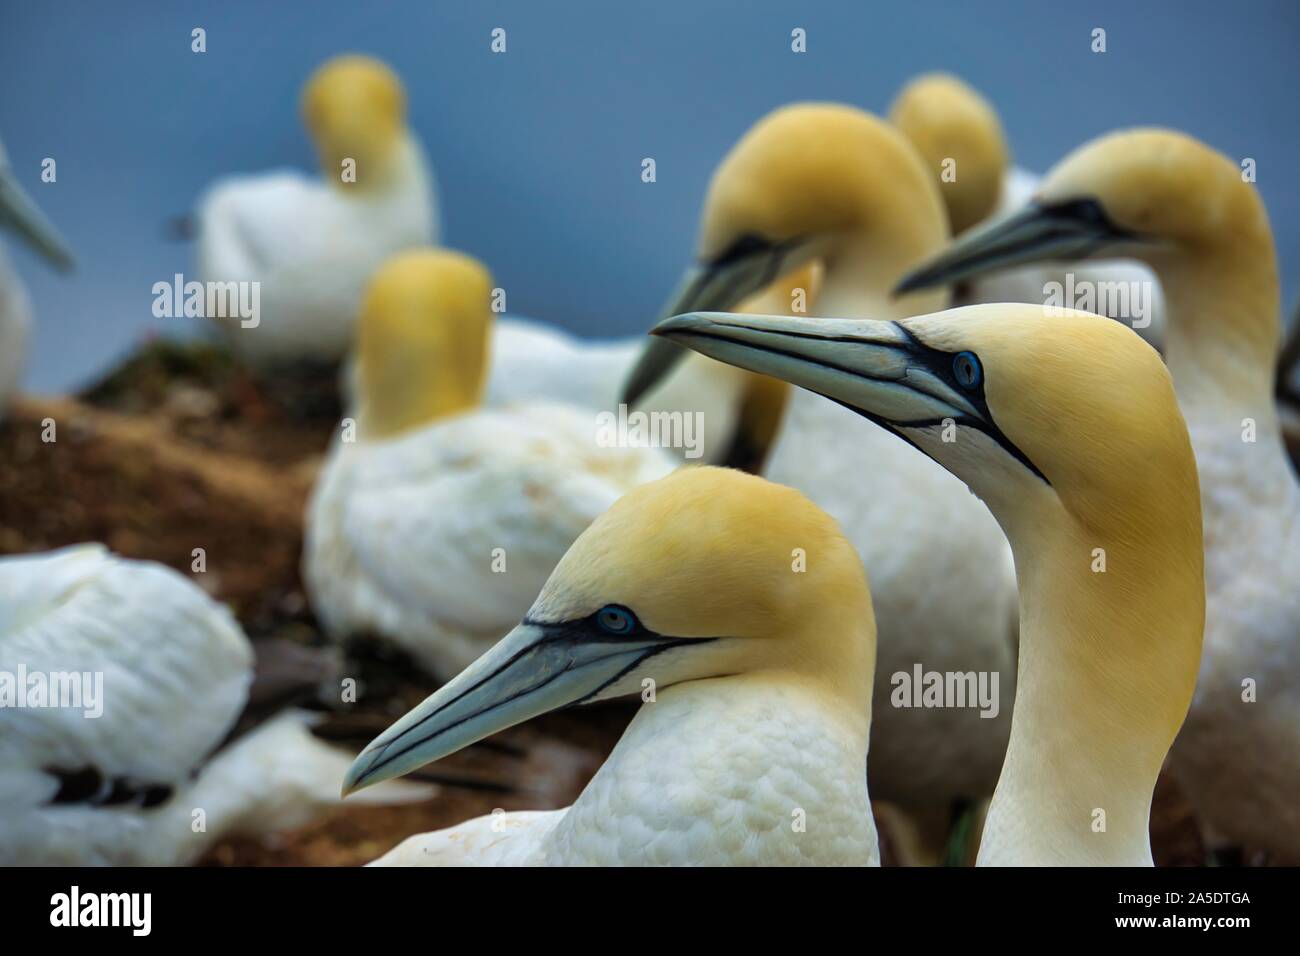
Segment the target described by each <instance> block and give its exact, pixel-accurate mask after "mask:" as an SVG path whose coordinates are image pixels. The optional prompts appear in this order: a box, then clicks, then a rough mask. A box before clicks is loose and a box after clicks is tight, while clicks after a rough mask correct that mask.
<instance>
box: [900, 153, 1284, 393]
mask: <svg viewBox="0 0 1300 956" xmlns="http://www.w3.org/2000/svg"><path fill="white" fill-rule="evenodd" d="M1242 176H1243V170H1242V168H1241V167H1240V166H1238V165H1237V164H1236V163H1235V162H1233V161H1232V160H1230V159H1228V158H1227V157H1226V156H1223V155H1222V154H1220V153H1217V152H1215V151H1214V150H1212V149H1210V148H1209V147H1208V146H1206V145H1205V144H1204V143H1201V142H1199V141H1197V140H1195V139H1193V138H1191V137H1190V136H1186V135H1184V134H1183V133H1178V132H1174V131H1172V130H1163V129H1133V130H1124V131H1121V132H1116V133H1110V134H1108V135H1106V136H1102V137H1101V138H1099V139H1096V140H1093V141H1092V142H1090V143H1087V144H1086V145H1084V146H1081V147H1080V148H1079V149H1077V150H1075V151H1074V152H1073V153H1071V154H1070V155H1069V156H1067V157H1066V158H1065V159H1064V160H1062V161H1061V162H1060V163H1059V164H1058V165H1057V166H1056V167H1055V168H1054V169H1053V170H1052V171H1051V172H1050V173H1048V175H1047V177H1046V178H1045V179H1044V181H1043V183H1042V184H1041V185H1040V186H1039V189H1038V192H1037V193H1036V195H1035V196H1034V198H1033V199H1032V200H1031V202H1030V203H1029V205H1028V206H1027V207H1026V208H1025V209H1023V210H1021V211H1020V212H1018V213H1014V214H1012V215H1010V216H1008V217H1006V218H1005V219H1002V220H1000V221H998V222H994V223H990V224H988V225H987V226H982V227H980V228H978V229H975V230H972V231H971V232H969V233H967V234H965V235H963V236H961V237H960V238H958V239H957V240H956V241H955V242H954V243H953V244H952V246H951V247H950V248H949V249H948V250H947V251H945V252H944V253H943V254H942V255H940V256H937V257H935V258H934V259H932V260H931V261H930V262H928V263H926V264H925V265H923V266H922V267H921V268H919V269H917V270H916V271H914V272H913V273H911V274H910V275H909V276H908V277H907V278H906V279H905V280H904V281H903V282H902V283H900V286H899V288H900V289H901V290H916V289H924V288H932V287H936V286H939V285H942V284H945V283H949V282H954V281H958V280H960V279H964V278H967V277H969V276H973V275H981V274H984V273H987V272H992V271H995V270H997V269H1001V268H1006V267H1009V266H1014V265H1019V264H1023V263H1027V262H1040V261H1049V260H1052V261H1061V262H1072V261H1075V260H1079V259H1085V258H1089V257H1102V258H1117V257H1127V258H1135V259H1140V260H1142V261H1143V262H1146V263H1147V264H1148V265H1150V266H1151V267H1152V268H1153V269H1154V270H1155V272H1156V274H1157V275H1158V276H1159V277H1160V281H1161V285H1162V287H1163V291H1164V294H1165V298H1166V300H1167V301H1168V302H1169V309H1168V312H1169V338H1170V345H1171V346H1176V345H1177V344H1179V343H1181V342H1182V341H1186V340H1189V339H1196V338H1206V339H1214V342H1213V347H1214V350H1215V351H1217V352H1220V353H1222V352H1224V351H1229V350H1231V351H1234V352H1236V351H1239V350H1241V349H1242V348H1243V347H1245V348H1246V349H1247V350H1249V352H1250V353H1251V354H1252V357H1253V358H1254V359H1255V361H1254V362H1253V363H1252V364H1253V365H1255V366H1258V365H1263V364H1267V365H1269V366H1270V372H1271V364H1272V359H1273V356H1274V355H1275V354H1276V351H1277V345H1278V339H1279V330H1280V316H1279V293H1278V280H1277V265H1276V252H1275V250H1274V245H1273V234H1272V230H1271V229H1270V228H1269V223H1268V214H1267V212H1266V211H1265V209H1264V204H1263V202H1262V201H1261V200H1260V198H1259V194H1258V192H1257V191H1256V189H1255V186H1254V185H1253V184H1251V183H1247V182H1245V181H1243V178H1242Z"/></svg>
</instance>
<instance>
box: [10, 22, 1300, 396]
mask: <svg viewBox="0 0 1300 956" xmlns="http://www.w3.org/2000/svg"><path fill="white" fill-rule="evenodd" d="M196 26H202V27H204V28H205V29H206V30H207V43H208V50H207V52H206V53H204V54H194V53H191V52H190V30H191V29H192V28H194V27H196ZM498 26H500V27H504V28H505V29H506V31H507V34H508V52H507V53H506V54H505V55H493V54H492V53H490V51H489V48H488V45H489V39H490V37H489V34H490V31H491V30H492V29H493V28H494V27H498ZM796 26H800V27H804V28H805V29H806V30H807V31H808V52H807V53H806V54H802V55H796V54H794V53H792V52H791V51H790V31H791V29H792V28H794V27H796ZM1098 26H1100V27H1103V28H1105V29H1106V31H1107V41H1108V42H1107V46H1108V52H1106V53H1105V54H1101V55H1098V54H1093V53H1092V52H1091V51H1090V49H1089V46H1090V33H1091V31H1092V29H1093V28H1094V27H1098ZM1298 40H1300V3H1297V2H1295V0H1258V2H1251V3H1244V4H1226V3H1222V2H1214V0H1193V2H1187V0H1182V2H1159V3H1157V2H1146V3H1142V4H1134V3H1130V2H1101V3H1090V4H1087V5H1086V9H1085V8H1084V5H1080V4H1064V3H1056V4H1052V3H1043V2H1038V0H1022V2H1001V3H965V2H952V3H938V2H906V3H904V2H901V0H899V2H892V3H869V4H868V3H848V2H844V3H832V2H826V0H824V2H819V3H816V4H801V5H796V4H792V3H789V2H776V0H744V2H740V0H736V2H713V3H710V2H701V0H656V2H655V3H643V4H635V5H628V4H615V3H610V2H607V0H606V2H598V0H580V2H564V3H560V2H555V3H545V4H543V3H538V2H537V0H492V2H477V3H471V2H469V0H442V2H437V3H431V2H428V0H424V2H383V3H368V4H367V3H355V2H341V0H329V2H324V0H318V2H313V3H310V4H305V3H304V4H285V3H281V4H267V3H254V2H251V0H227V2H223V3H221V4H219V5H218V4H216V3H190V2H174V0H173V2H163V0H137V2H131V3H105V2H103V0H85V2H48V3H41V4H34V3H32V4H23V5H21V6H20V5H18V4H16V3H8V2H6V3H5V4H4V5H3V7H2V8H0V89H3V90H4V95H3V97H2V98H0V138H2V139H3V141H4V143H5V145H6V147H7V149H8V151H9V154H10V158H11V160H12V162H13V163H14V165H15V167H16V168H17V170H18V172H19V175H20V178H21V180H22V181H23V183H24V184H25V185H26V186H27V188H28V189H29V191H30V192H31V194H32V195H33V196H34V197H35V198H36V200H37V201H38V202H39V204H40V205H41V206H42V208H43V209H44V210H45V211H46V212H47V214H48V215H49V217H50V218H51V219H52V220H53V221H54V222H55V223H56V224H57V225H58V227H59V228H60V229H61V230H62V231H63V233H64V234H65V235H66V236H67V238H68V239H69V240H70V242H71V243H72V245H73V247H74V248H75V250H76V253H77V255H78V258H79V267H78V270H77V272H76V273H75V274H74V275H72V276H71V277H61V276H57V275H54V274H53V273H51V272H50V271H49V270H47V269H46V268H45V267H44V266H43V265H42V264H41V263H40V262H38V261H37V260H35V259H34V258H33V257H32V256H31V255H30V254H28V253H27V252H26V251H15V252H14V257H15V259H16V260H17V263H18V268H19V270H20V271H21V273H22V275H23V276H24V277H25V279H26V280H27V282H28V284H29V288H30V290H31V293H32V298H33V300H34V303H35V307H36V311H37V322H38V331H37V335H36V341H35V347H34V354H33V355H32V358H31V361H30V363H29V373H28V386H29V388H31V389H32V390H34V391H42V392H51V391H58V390H62V389H68V388H72V387H75V386H77V385H79V384H82V383H84V382H86V381H87V380H88V379H90V378H92V377H93V376H94V375H95V374H96V373H97V372H100V371H102V370H104V369H105V368H107V367H108V366H109V365H110V364H111V363H112V362H113V361H114V360H115V359H116V358H118V357H120V356H121V355H122V354H124V353H125V352H127V351H129V350H130V349H131V348H132V347H133V346H134V345H135V344H136V343H138V342H139V341H140V340H141V339H142V338H143V337H145V336H147V335H149V334H177V333H182V332H186V333H191V332H193V331H195V330H196V329H197V327H198V326H197V323H196V322H195V321H194V320H184V319H156V318H154V317H153V315H152V313H151V305H152V302H153V296H152V293H151V291H150V288H151V286H152V285H153V283H154V282H157V281H160V280H161V281H170V279H171V276H172V274H173V273H174V272H188V271H189V270H190V266H191V262H190V249H189V247H188V246H187V245H186V244H183V243H177V242H174V241H170V240H168V239H167V238H166V234H165V228H164V227H165V224H166V223H167V221H168V220H169V219H171V218H172V217H174V216H176V215H178V214H181V213H185V212H187V211H188V210H189V209H190V208H191V206H192V204H193V202H194V200H195V198H196V196H197V195H198V194H199V192H200V191H201V190H202V188H203V187H204V185H205V184H207V183H208V182H210V181H211V180H212V179H213V178H215V177H217V176H220V175H222V174H225V173H230V172H236V171H251V170H258V169H262V168H268V167H273V166H283V165H293V166H300V167H308V168H312V167H314V164H315V157H314V154H313V152H312V150H311V146H310V143H309V142H308V140H307V137H306V134H305V133H304V132H303V130H302V127H301V125H300V123H299V120H298V93H299V88H300V85H301V83H302V81H303V80H304V78H305V77H306V76H307V75H308V73H309V72H310V71H311V70H312V69H313V68H314V67H315V66H316V65H317V64H319V63H320V62H321V61H322V60H324V59H326V58H327V57H329V56H331V55H333V54H336V53H340V52H344V51H358V52H367V53H373V54H376V55H378V56H380V57H382V58H384V59H385V60H387V61H388V62H389V63H391V64H392V65H393V66H394V67H395V68H396V69H397V70H398V72H399V73H400V74H401V75H402V77H403V79H404V80H405V82H406V84H407V87H408V91H409V98H410V108H411V119H412V123H413V125H414V127H415V128H416V130H417V131H418V132H419V135H420V136H421V137H422V138H423V140H424V142H425V144H426V146H427V148H428V151H429V155H430V157H431V159H432V161H433V163H434V166H435V168H436V170H437V176H438V181H439V186H440V191H441V203H442V220H443V235H444V240H445V241H446V243H447V244H448V245H452V246H455V247H458V248H461V249H464V250H466V251H468V252H471V253H473V254H475V255H477V256H480V257H481V258H483V259H484V260H485V261H486V262H487V263H488V264H489V265H490V266H491V268H492V269H493V271H494V272H495V274H496V276H497V280H498V282H499V283H500V284H501V285H503V286H504V287H505V288H506V290H507V291H508V294H509V305H510V309H511V311H512V312H516V313H521V314H524V315H530V316H536V317H538V318H544V319H548V320H551V321H553V322H556V323H558V324H561V325H564V326H567V327H569V328H571V329H574V330H576V331H578V332H581V333H584V334H589V335H615V334H632V333H636V332H639V331H641V330H642V329H644V327H645V326H646V324H647V322H648V321H649V320H650V318H651V317H652V315H653V313H654V311H655V310H656V309H657V308H658V307H659V306H660V305H661V304H662V302H663V300H664V299H665V297H666V296H667V294H668V293H669V292H670V291H671V286H672V284H673V283H674V281H675V280H676V278H677V275H678V273H679V271H680V269H681V267H682V266H683V264H684V263H685V261H686V259H687V257H688V256H689V254H690V252H691V250H692V246H693V241H694V232H695V223H696V216H697V212H698V206H699V203H700V200H701V197H702V195H703V192H704V188H705V185H706V183H707V181H708V177H709V174H710V172H711V171H712V169H713V167H714V165H715V164H716V163H717V162H718V160H719V159H720V158H721V157H722V155H723V154H724V153H725V152H726V150H727V149H728V148H729V147H730V146H731V144H732V143H733V142H734V141H735V140H736V138H737V137H738V136H740V134H741V133H742V132H744V130H745V129H746V128H747V127H748V126H749V125H750V124H751V123H753V122H754V121H755V120H756V119H758V118H759V117H760V116H761V115H763V114H764V113H766V112H767V111H768V110H770V109H772V108H773V107H775V106H777V105H779V104H781V103H784V102H787V101H790V100H799V99H832V100H842V101H845V102H850V103H855V104H858V105H860V106H863V107H866V108H867V109H870V110H873V111H876V112H883V111H885V110H886V109H887V107H888V104H889V102H890V100H891V99H892V97H893V95H894V93H895V92H896V91H897V90H898V88H899V87H900V86H901V85H902V84H903V83H904V82H906V81H907V80H908V79H909V78H910V77H912V76H914V75H915V74H917V73H919V72H922V71H925V70H933V69H946V70H950V71H953V72H956V73H957V74H959V75H961V76H962V77H964V78H965V79H966V80H968V81H969V82H971V83H972V84H974V85H975V86H976V87H977V88H978V89H980V90H982V91H983V92H984V94H985V95H986V96H988V97H989V98H990V99H991V100H992V101H993V103H994V104H995V105H996V106H997V107H998V109H999V110H1000V111H1001V114H1002V119H1003V123H1004V125H1005V127H1006V130H1007V133H1008V136H1009V137H1010V140H1011V144H1012V148H1013V150H1014V153H1015V158H1016V161H1017V162H1018V163H1019V164H1020V165H1022V166H1025V167H1027V168H1029V169H1032V170H1035V171H1038V172H1041V171H1043V170H1045V169H1047V168H1048V167H1049V166H1050V165H1051V164H1052V163H1053V162H1054V161H1055V160H1056V159H1057V158H1059V157H1060V156H1061V155H1062V154H1064V153H1065V152H1067V151H1068V150H1070V149H1071V148H1072V147H1074V146H1075V145H1077V144H1079V143H1080V142H1082V141H1083V140H1085V139H1088V138H1090V137H1092V136H1094V135H1096V134H1098V133H1101V132H1104V131H1106V130H1109V129H1112V128H1115V127H1119V126H1126V125H1132V124H1146V123H1159V124H1163V125H1169V126H1174V127H1178V128H1181V129H1184V130H1187V131H1188V132H1190V133H1192V134H1194V135H1196V136H1198V137H1200V138H1202V139H1204V140H1206V141H1208V142H1209V143H1210V144H1212V145H1213V146H1215V147H1217V148H1218V149H1220V150H1222V151H1224V152H1225V153H1227V154H1228V155H1230V156H1233V157H1237V158H1240V157H1243V156H1251V157H1254V158H1255V160H1256V161H1257V163H1258V177H1259V189H1260V191H1261V193H1262V194H1263V196H1264V199H1265V201H1266V202H1267V204H1268V208H1269V212H1270V215H1271V216H1272V220H1273V225H1274V229H1275V231H1276V233H1277V239H1278V246H1279V250H1278V251H1279V258H1280V262H1281V267H1282V270H1283V273H1284V276H1285V280H1286V281H1285V287H1284V299H1283V301H1284V304H1285V305H1286V306H1288V307H1289V306H1290V304H1291V303H1292V302H1293V301H1294V298H1295V295H1296V292H1297V279H1298V278H1300V229H1297V225H1298V224H1300V192H1298V191H1297V189H1296V184H1295V168H1296V158H1297V156H1300V126H1298V125H1297V123H1296V116H1297V110H1296V96H1297V91H1300V59H1298V58H1297V55H1296V54H1297V49H1298V45H1297V41H1298ZM46 156H52V157H54V158H55V159H56V160H57V162H58V182H57V183H56V184H43V183H41V182H40V162H41V160H42V158H43V157H46ZM645 156H653V157H654V158H655V160H656V163H657V167H658V182H656V183H654V184H645V183H642V182H641V179H640V172H641V165H640V164H641V159H642V158H643V157H645ZM8 245H9V247H10V249H11V250H14V249H15V245H16V244H15V243H13V242H9V243H8Z"/></svg>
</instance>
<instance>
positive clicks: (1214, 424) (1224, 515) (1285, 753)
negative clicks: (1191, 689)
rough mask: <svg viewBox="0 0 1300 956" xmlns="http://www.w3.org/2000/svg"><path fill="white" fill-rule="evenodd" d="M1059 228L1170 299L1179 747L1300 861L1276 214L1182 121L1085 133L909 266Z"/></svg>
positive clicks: (1001, 250) (1037, 239) (1265, 834)
mask: <svg viewBox="0 0 1300 956" xmlns="http://www.w3.org/2000/svg"><path fill="white" fill-rule="evenodd" d="M1062 244H1069V245H1070V246H1071V247H1072V248H1075V249H1076V250H1085V251H1095V252H1097V253H1099V254H1110V253H1122V254H1128V255H1133V256H1135V257H1138V258H1140V259H1142V260H1143V261H1144V262H1145V263H1146V264H1147V265H1149V266H1150V267H1151V268H1153V269H1154V270H1155V271H1156V274H1157V275H1159V277H1160V281H1161V284H1162V285H1163V287H1164V291H1165V296H1166V298H1167V300H1168V303H1169V322H1168V327H1167V338H1166V345H1167V348H1166V353H1165V354H1166V358H1167V360H1168V364H1169V370H1170V372H1171V373H1172V375H1173V379H1174V384H1175V386H1176V387H1177V391H1178V402H1179V405H1180V406H1181V407H1182V410H1183V414H1184V415H1185V417H1186V419H1187V425H1188V429H1189V431H1190V433H1191V440H1192V446H1193V448H1194V449H1195V451H1196V460H1197V467H1198V469H1199V471H1200V488H1201V502H1202V510H1203V514H1204V522H1205V526H1204V527H1205V565H1206V586H1207V610H1206V629H1205V653H1204V657H1203V660H1202V663H1201V671H1200V679H1199V682H1198V684H1197V688H1196V696H1195V699H1194V700H1193V703H1192V709H1191V713H1190V714H1189V716H1188V718H1187V723H1186V725H1185V726H1184V728H1183V731H1182V733H1181V735H1180V736H1179V739H1178V742H1177V744H1176V745H1175V747H1174V750H1173V753H1172V754H1171V757H1170V769H1171V770H1172V771H1173V773H1174V775H1175V776H1176V777H1177V778H1178V780H1179V782H1180V783H1181V784H1182V789H1183V790H1184V792H1185V794H1186V796H1187V798H1188V800H1189V801H1190V802H1191V803H1192V805H1193V807H1194V808H1195V810H1196V811H1197V814H1198V818H1199V819H1200V820H1201V822H1202V824H1203V829H1204V830H1205V833H1206V837H1207V842H1208V843H1209V845H1210V846H1212V847H1217V846H1224V845H1235V846H1238V847H1244V848H1246V849H1249V850H1261V849H1262V850H1266V851H1269V852H1270V854H1271V855H1272V857H1273V858H1274V859H1276V860H1282V861H1290V862H1293V863H1294V862H1298V861H1300V808H1298V806H1297V802H1296V800H1295V794H1296V793H1297V792H1300V644H1297V642H1296V637H1297V636H1300V487H1297V484H1296V479H1295V476H1294V474H1293V473H1292V472H1291V470H1290V466H1289V463H1288V461H1287V458H1286V454H1285V450H1284V447H1283V442H1282V437H1281V434H1280V426H1279V420H1278V414H1277V409H1276V407H1275V405H1274V398H1273V373H1274V365H1275V362H1276V358H1277V350H1278V344H1279V341H1280V338H1281V322H1280V311H1281V310H1280V295H1279V289H1278V276H1277V263H1276V252H1275V248H1274V243H1273V237H1272V231H1271V228H1270V226H1269V223H1268V214H1267V212H1266V211H1265V209H1264V205H1263V203H1262V202H1261V201H1260V198H1259V196H1258V194H1257V193H1256V191H1255V189H1254V187H1253V186H1252V185H1251V184H1249V183H1245V182H1243V181H1242V179H1241V171H1240V168H1239V167H1238V166H1237V165H1236V164H1235V163H1234V162H1233V161H1232V160H1230V159H1228V158H1226V157H1224V156H1222V155H1220V154H1218V153H1216V152H1215V151H1213V150H1211V149H1210V148H1209V147H1207V146H1205V145H1204V144H1202V143H1199V142H1197V141H1196V140H1194V139H1191V138H1190V137H1188V136H1185V135H1183V134H1181V133H1176V132H1173V131H1169V130H1158V129H1137V130H1127V131H1122V132H1118V133H1113V134H1110V135H1108V136H1104V137H1102V138H1100V139H1098V140H1094V141H1093V142H1092V143H1089V144H1087V145H1085V146H1082V147H1080V148H1079V149H1078V150H1076V151H1075V152H1074V153H1072V154H1071V155H1070V156H1069V157H1067V158H1066V159H1064V160H1063V161H1062V162H1061V163H1060V164H1058V166H1057V167H1056V168H1055V169H1054V170H1053V171H1052V173H1050V174H1049V175H1048V177H1047V179H1046V180H1045V181H1044V182H1043V184H1042V185H1041V187H1040V188H1039V191H1038V192H1037V194H1036V196H1035V201H1034V203H1033V204H1031V205H1029V206H1027V207H1026V208H1025V209H1024V210H1023V211H1022V212H1021V213H1019V214H1017V215H1015V216H1013V217H1012V218H1011V219H1009V220H1007V224H1006V225H1005V226H1003V227H1001V228H990V229H989V230H988V231H987V232H985V233H982V234H979V235H975V236H971V237H963V238H962V239H961V240H959V241H958V242H957V243H955V244H954V247H953V249H952V250H951V251H950V252H948V253H946V254H945V255H944V256H942V257H940V259H939V260H937V261H936V262H934V263H932V264H930V265H928V266H926V267H925V268H923V269H921V270H919V271H918V272H917V273H916V274H915V275H914V276H912V277H909V280H908V284H909V285H914V286H924V285H927V284H930V283H933V282H940V281H948V280H949V279H952V278H954V277H959V276H962V275H965V274H967V273H969V272H971V271H973V270H980V269H982V268H985V267H986V266H983V265H982V264H983V263H987V262H989V261H990V260H995V261H1002V262H1006V261H1011V262H1015V261H1033V260H1035V259H1037V258H1041V257H1043V256H1045V255H1050V254H1053V253H1054V252H1056V251H1057V250H1058V249H1059V248H1060V247H1061V245H1062Z"/></svg>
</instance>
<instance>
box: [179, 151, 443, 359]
mask: <svg viewBox="0 0 1300 956" xmlns="http://www.w3.org/2000/svg"><path fill="white" fill-rule="evenodd" d="M395 167H396V169H397V172H396V174H395V175H394V176H393V178H392V180H391V182H389V183H387V184H385V185H384V186H383V187H371V188H368V189H366V190H364V191H362V190H357V191H344V190H342V189H339V188H334V187H332V186H330V185H328V184H326V183H325V182H323V181H322V180H320V179H319V178H318V177H315V176H310V177H309V176H306V175H304V174H302V173H299V172H295V171H287V170H285V171H278V172H271V173H264V174H261V175H255V176H234V177H230V178H227V179H223V180H221V181H219V182H217V183H216V184H215V185H213V186H212V187H211V188H210V189H209V190H208V192H207V193H206V194H205V195H204V197H203V198H202V199H201V200H200V202H199V207H198V225H199V235H198V247H197V250H196V255H197V268H198V272H199V279H200V281H204V282H208V281H219V282H230V281H238V282H257V283H260V286H259V289H260V291H259V297H260V316H259V324H258V325H257V327H256V328H243V327H241V325H240V323H239V321H237V319H235V318H227V319H225V320H224V321H223V322H222V325H223V327H224V328H226V330H227V331H228V332H229V333H230V339H231V342H232V343H233V344H234V347H235V348H236V349H237V350H238V351H239V352H240V353H241V354H242V355H244V356H245V357H246V358H248V359H249V360H252V361H272V360H287V359H295V358H316V359H338V358H341V357H342V356H343V355H344V354H345V353H346V351H347V349H348V348H349V347H350V345H351V342H352V324H353V322H354V320H355V318H356V315H357V310H358V307H359V305H360V302H361V294H362V292H363V290H364V288H365V284H366V282H367V280H368V279H369V278H370V275H371V273H372V272H373V271H374V270H375V269H376V268H377V267H378V266H379V265H380V264H381V263H382V262H384V260H386V259H388V258H389V257H390V256H392V255H393V254H395V253H397V252H400V251H402V250H403V249H408V248H411V247H413V246H421V245H429V244H431V243H434V242H436V241H437V239H438V229H437V211H436V208H435V201H434V190H433V183H432V179H431V174H430V172H429V170H428V165H427V163H426V161H425V158H424V152H423V149H422V148H421V147H420V145H419V143H417V142H416V141H415V139H414V138H412V137H409V136H408V137H407V138H406V140H405V141H404V142H403V143H402V144H401V145H400V147H399V150H398V155H397V158H396V160H395Z"/></svg>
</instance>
